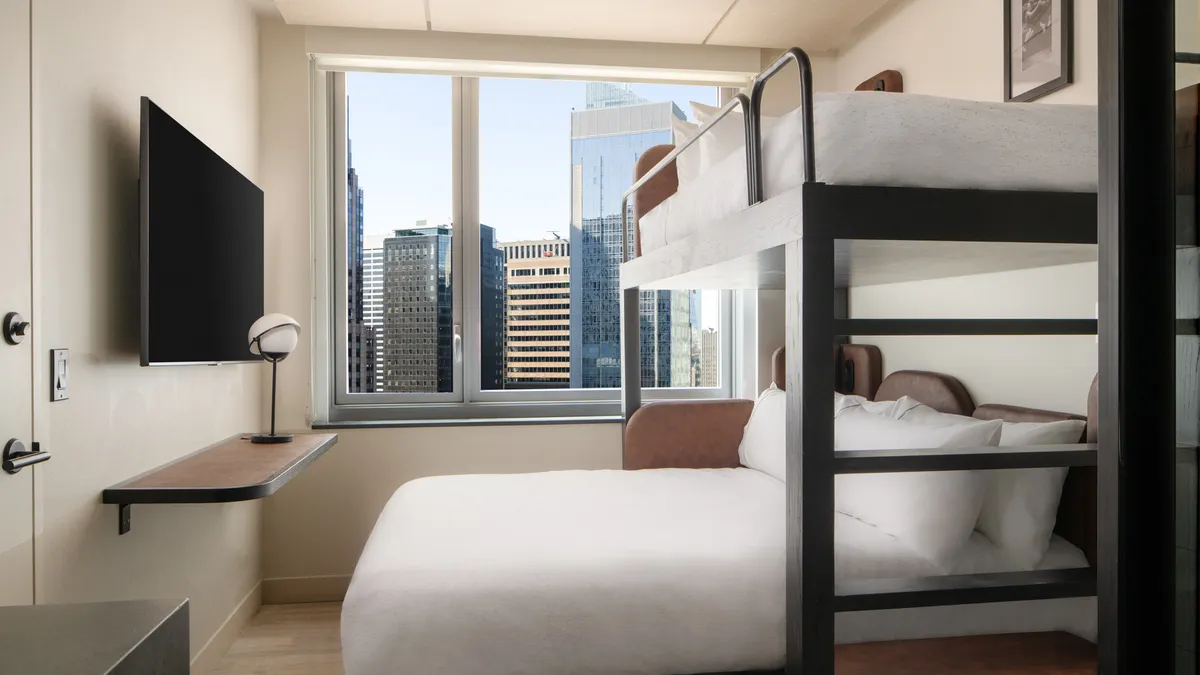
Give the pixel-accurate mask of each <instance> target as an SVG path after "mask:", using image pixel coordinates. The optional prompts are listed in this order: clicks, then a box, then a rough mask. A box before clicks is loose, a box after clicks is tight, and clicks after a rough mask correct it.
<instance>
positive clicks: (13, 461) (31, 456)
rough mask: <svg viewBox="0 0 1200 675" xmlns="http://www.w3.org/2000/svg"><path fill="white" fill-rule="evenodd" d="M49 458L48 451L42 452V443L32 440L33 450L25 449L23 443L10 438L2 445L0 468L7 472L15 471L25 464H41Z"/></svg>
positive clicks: (22, 467) (25, 465)
mask: <svg viewBox="0 0 1200 675" xmlns="http://www.w3.org/2000/svg"><path fill="white" fill-rule="evenodd" d="M48 459H50V453H48V452H42V444H41V443H37V442H34V444H33V450H26V449H25V444H24V443H22V442H21V441H18V440H17V439H15V438H14V439H12V440H10V441H9V442H8V443H6V444H5V445H4V456H3V461H2V462H0V468H2V469H4V470H5V471H6V472H8V473H17V472H18V471H20V470H21V469H24V468H25V467H27V466H33V465H34V464H41V463H42V462H44V461H46V460H48Z"/></svg>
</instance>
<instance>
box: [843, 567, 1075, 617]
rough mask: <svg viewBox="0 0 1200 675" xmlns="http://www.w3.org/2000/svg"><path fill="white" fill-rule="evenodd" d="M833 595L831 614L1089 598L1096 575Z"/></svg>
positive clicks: (891, 586) (1005, 578) (961, 581)
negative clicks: (832, 612) (833, 612)
mask: <svg viewBox="0 0 1200 675" xmlns="http://www.w3.org/2000/svg"><path fill="white" fill-rule="evenodd" d="M834 593H835V596H836V597H834V601H833V608H834V611H835V612H862V611H867V610H875V609H901V608H905V607H939V606H946V605H972V604H980V603H988V602H1015V601H1021V600H1052V599H1055V598H1087V597H1091V596H1094V595H1096V572H1095V570H1093V569H1092V568H1090V567H1085V568H1077V569H1068V570H1037V571H1033V572H1001V573H996V574H960V575H950V576H944V577H924V578H920V579H865V580H861V581H847V582H840V583H838V584H836V586H835V589H834Z"/></svg>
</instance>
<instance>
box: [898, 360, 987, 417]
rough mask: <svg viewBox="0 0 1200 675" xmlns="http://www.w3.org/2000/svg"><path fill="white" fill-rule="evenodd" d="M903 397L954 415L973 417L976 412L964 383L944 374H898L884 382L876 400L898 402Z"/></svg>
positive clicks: (907, 371) (919, 372)
mask: <svg viewBox="0 0 1200 675" xmlns="http://www.w3.org/2000/svg"><path fill="white" fill-rule="evenodd" d="M901 396H911V397H913V398H915V399H917V400H918V401H920V402H921V403H924V404H925V405H927V406H929V407H930V408H933V409H934V410H936V411H938V412H943V413H948V414H951V415H970V414H971V413H972V412H974V411H975V401H973V400H971V395H970V394H968V393H967V388H966V387H964V386H963V383H962V382H959V381H958V380H957V379H955V378H953V377H951V376H949V375H943V374H941V373H930V372H926V371H924V370H897V371H896V372H894V373H892V374H891V375H888V376H887V377H885V378H883V383H882V384H880V385H879V391H877V392H876V393H875V400H877V401H895V400H898V399H899V398H900V397H901Z"/></svg>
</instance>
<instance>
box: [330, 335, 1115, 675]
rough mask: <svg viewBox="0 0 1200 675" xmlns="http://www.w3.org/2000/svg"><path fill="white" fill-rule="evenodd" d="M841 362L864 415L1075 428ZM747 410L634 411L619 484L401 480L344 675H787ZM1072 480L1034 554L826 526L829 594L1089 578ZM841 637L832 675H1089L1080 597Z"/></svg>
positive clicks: (779, 531) (779, 594)
mask: <svg viewBox="0 0 1200 675" xmlns="http://www.w3.org/2000/svg"><path fill="white" fill-rule="evenodd" d="M851 355H852V358H850V359H848V360H847V364H848V370H847V375H848V380H849V381H850V382H852V383H853V385H851V391H852V392H854V393H859V394H864V395H865V396H864V397H863V399H864V400H870V399H876V398H878V399H879V400H883V399H884V397H885V396H886V397H887V400H902V399H904V397H906V396H907V397H910V398H913V399H916V398H917V397H921V401H922V403H926V402H927V405H928V406H930V407H932V408H933V409H935V410H937V411H938V412H940V413H946V414H951V415H960V416H963V419H964V420H966V417H967V416H971V415H975V417H976V418H977V419H978V418H1000V419H1011V420H1012V421H1014V422H1030V421H1036V422H1052V421H1056V420H1066V419H1072V418H1073V416H1070V415H1062V414H1059V413H1050V412H1043V411H1030V410H1024V409H1017V408H1009V407H1005V406H981V407H980V408H978V409H977V408H975V406H974V405H973V403H971V402H970V397H969V396H968V395H967V394H966V390H965V389H964V388H963V387H962V385H961V384H959V383H958V382H957V381H956V380H954V379H953V378H950V377H947V376H939V375H933V374H929V373H896V374H893V375H892V376H889V378H887V379H885V380H882V381H880V378H879V377H878V369H879V364H878V355H877V352H875V353H873V352H871V351H870V350H869V349H864V350H860V351H858V352H853V353H851ZM851 366H852V367H853V371H851V370H850V369H849V368H850V367H851ZM879 392H882V394H880V395H878V396H876V394H878V393H879ZM751 410H752V404H751V403H750V402H747V401H707V402H690V403H679V404H676V403H664V404H652V405H649V406H646V407H645V408H643V409H642V410H640V411H639V412H638V413H637V414H636V415H635V416H634V418H633V419H631V420H630V422H629V425H628V428H627V438H626V445H625V452H626V455H625V467H626V469H627V470H622V471H555V472H546V473H538V474H518V475H471V476H444V477H433V478H425V479H421V480H417V481H412V482H410V483H408V484H406V485H404V486H403V487H401V488H400V489H399V490H398V491H397V492H396V494H395V495H394V496H393V498H392V499H391V500H390V502H389V503H388V505H387V507H386V508H385V509H384V511H383V513H382V514H381V516H380V518H379V521H378V522H377V524H376V526H375V529H374V531H373V532H372V535H371V537H370V539H369V541H368V543H367V546H366V549H365V550H364V552H363V555H362V557H361V559H360V561H359V564H358V566H357V568H356V570H355V573H354V577H353V580H352V582H351V586H350V589H349V591H348V593H347V596H346V601H345V604H344V606H343V616H342V642H343V654H344V661H345V667H346V673H347V675H384V674H392V673H410V672H411V673H440V674H445V675H475V674H480V675H482V674H484V673H487V674H489V675H490V674H513V675H516V674H517V673H521V674H543V673H544V674H546V675H564V674H573V673H579V674H583V673H587V674H592V673H594V674H597V675H599V674H601V673H604V674H616V673H622V674H624V673H628V674H645V675H684V674H692V673H734V672H741V673H745V672H763V673H767V672H780V671H779V669H780V668H782V666H783V663H784V656H785V604H786V601H785V590H784V585H785V576H786V575H785V550H786V547H785V529H786V523H785V513H786V508H785V499H786V493H785V492H786V491H785V485H784V483H783V482H782V481H781V480H779V479H778V478H777V477H775V476H773V475H771V472H770V471H769V470H768V471H763V470H759V469H756V468H747V467H746V466H742V464H743V463H745V462H746V452H747V448H745V447H739V446H745V443H744V442H743V429H744V428H747V425H748V424H749V423H750V422H751V417H752V415H751ZM1078 424H1079V426H1078V427H1077V433H1078V429H1082V427H1083V424H1082V422H1079V423H1078ZM760 425H761V421H760ZM746 436H747V439H749V438H750V436H749V434H748V433H747V434H746ZM739 451H740V452H739ZM750 463H753V462H750ZM630 469H646V470H630ZM1072 472H1073V473H1078V474H1081V475H1072V476H1071V477H1070V478H1069V479H1068V481H1067V483H1068V484H1067V486H1066V487H1065V489H1064V493H1063V495H1064V496H1063V500H1062V503H1061V504H1060V505H1059V509H1058V517H1057V521H1058V524H1057V525H1058V526H1057V528H1056V532H1057V533H1056V534H1054V535H1052V536H1050V538H1049V541H1048V545H1047V547H1046V549H1045V551H1044V554H1042V555H1040V557H1039V558H1038V559H1037V560H1028V559H1026V560H1022V559H1021V558H1020V556H1014V555H1012V554H1011V552H1010V551H1008V550H1006V549H1004V548H1003V547H1002V546H999V545H997V544H996V543H993V542H992V541H991V540H989V539H988V537H986V536H984V535H983V534H982V533H980V532H971V533H970V536H969V538H968V540H967V541H966V543H965V544H964V545H962V546H961V547H959V548H958V549H957V550H956V551H955V552H954V553H953V555H952V556H949V557H946V558H943V559H936V560H935V559H931V558H930V557H929V556H928V555H927V554H925V553H922V552H921V551H919V550H916V549H915V548H914V547H913V546H912V545H910V544H909V543H908V542H906V541H905V540H904V539H903V538H902V537H897V536H896V535H895V534H894V533H893V532H890V531H889V530H888V528H887V527H881V526H877V525H875V524H872V523H869V522H865V521H864V520H862V519H860V518H857V517H855V516H853V515H849V514H846V513H837V514H836V516H835V517H836V546H835V570H836V574H837V579H838V581H839V582H854V581H858V580H867V579H911V578H926V577H936V576H945V575H961V574H984V573H991V572H1008V571H1025V570H1030V569H1039V570H1043V569H1044V570H1049V569H1073V568H1080V567H1087V566H1088V565H1089V554H1091V553H1094V530H1092V533H1091V534H1090V535H1089V532H1088V530H1087V529H1086V527H1084V528H1083V529H1079V527H1078V526H1079V524H1080V523H1081V522H1082V523H1084V524H1086V521H1087V518H1088V515H1087V513H1088V512H1090V513H1092V514H1094V487H1093V489H1092V490H1091V491H1090V492H1089V490H1087V489H1086V484H1087V482H1088V479H1089V477H1088V476H1087V475H1086V470H1082V471H1081V470H1079V469H1073V470H1072ZM1091 481H1092V485H1093V486H1094V475H1093V476H1091ZM1081 486H1082V488H1083V489H1080V488H1081ZM1089 499H1090V503H1088V502H1089ZM1091 520H1092V522H1094V515H1092V516H1091ZM1089 536H1091V539H1090V540H1089ZM917 548H919V547H917ZM836 627H837V640H838V642H839V643H841V644H840V646H839V648H838V653H837V659H838V673H839V675H845V674H846V673H851V674H857V673H864V674H865V673H878V672H888V673H905V672H914V673H916V672H920V673H924V674H936V673H942V672H945V673H950V672H954V673H971V672H1004V673H1029V674H1030V675H1041V674H1043V673H1044V674H1045V675H1052V674H1053V675H1066V674H1068V673H1077V672H1080V673H1081V672H1094V645H1093V644H1092V642H1093V641H1094V640H1095V633H1096V601H1095V598H1093V597H1076V598H1058V599H1052V600H1033V601H1025V602H1001V603H990V604H979V605H965V606H953V607H920V608H904V609H889V610H877V611H863V612H849V613H842V614H839V615H838V616H837V625H836ZM964 636H965V637H964ZM972 664H974V665H972ZM909 667H911V668H912V670H904V668H909ZM1088 667H1091V668H1092V670H1090V671H1089V670H1087V668H1088ZM995 668H1001V670H994V669H995ZM1072 668H1075V670H1072ZM1079 668H1083V670H1079ZM989 669H990V670H989Z"/></svg>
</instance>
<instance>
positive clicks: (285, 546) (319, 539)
mask: <svg viewBox="0 0 1200 675" xmlns="http://www.w3.org/2000/svg"><path fill="white" fill-rule="evenodd" d="M305 33H306V31H305V29H304V28H301V27H295V26H288V25H285V24H284V23H283V22H281V21H264V22H263V23H262V32H261V39H262V45H261V49H262V51H261V68H262V71H261V75H260V79H261V81H262V83H263V86H262V99H261V110H262V120H263V122H262V136H261V140H262V145H261V153H262V166H261V177H262V182H261V183H260V184H261V185H262V187H263V189H264V190H265V191H266V195H267V199H266V229H267V232H266V239H267V250H268V255H267V266H266V274H267V289H266V290H267V307H268V309H269V310H271V311H281V312H286V313H288V314H290V315H291V316H293V317H295V318H296V319H298V320H299V321H300V323H301V325H303V326H304V328H305V330H310V329H311V327H312V325H313V312H312V305H313V301H312V294H313V288H314V286H313V271H312V261H313V256H312V251H311V246H310V229H309V228H310V217H309V199H310V185H309V173H308V172H309V93H308V88H309V79H308V78H309V74H308V72H309V71H308V58H307V55H306V41H305ZM312 368H313V362H312V352H311V347H310V344H309V341H308V340H302V341H301V347H300V349H298V350H297V351H296V352H295V353H294V354H293V355H292V356H290V357H289V358H288V359H287V360H286V361H284V362H283V363H282V364H281V365H280V382H281V383H282V384H281V387H282V388H281V390H280V399H279V400H280V407H279V413H280V424H281V425H282V427H284V428H288V429H305V428H306V427H307V426H308V421H309V417H308V416H309V414H310V413H311V397H312V391H311V387H312V384H311V383H312ZM267 398H269V395H268V396H267ZM339 436H340V442H339V444H338V445H337V446H336V447H334V448H333V449H332V450H330V451H329V453H328V454H326V455H325V456H324V457H322V458H321V459H320V460H318V461H317V462H316V463H314V464H313V465H312V466H311V467H309V468H308V469H306V470H305V472H304V473H303V474H302V475H301V476H300V477H298V478H297V479H296V480H294V481H293V482H292V483H290V484H289V485H288V486H287V487H285V488H284V489H283V490H281V491H280V492H279V493H277V494H276V495H274V496H272V497H270V498H269V499H267V500H266V501H265V502H264V507H263V508H264V510H263V542H264V554H263V576H264V578H265V584H264V588H265V592H266V596H267V598H266V599H267V601H268V602H271V601H282V600H298V599H307V600H312V599H327V598H336V597H337V593H338V592H340V590H342V589H344V585H345V583H346V577H347V576H348V575H349V574H350V573H351V572H353V570H354V564H355V563H356V562H357V560H358V556H359V553H360V552H361V551H362V546H363V544H364V543H365V542H366V538H367V535H368V534H369V533H370V530H371V527H372V526H373V525H374V524H375V519H376V518H377V517H378V516H379V512H380V510H381V509H382V508H383V504H384V503H385V502H386V501H387V499H388V497H390V496H391V494H392V493H393V492H395V490H396V488H398V487H399V486H400V485H402V484H404V483H405V482H406V481H409V480H412V479H413V478H418V477H421V476H429V475H438V474H457V473H497V472H532V471H547V470H553V469H569V468H576V469H585V468H620V466H621V425H620V424H597V425H571V424H568V425H545V426H490V427H488V426H485V427H453V428H445V427H442V428H429V427H427V428H401V429H378V430H369V431H368V430H342V431H340V432H339Z"/></svg>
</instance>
